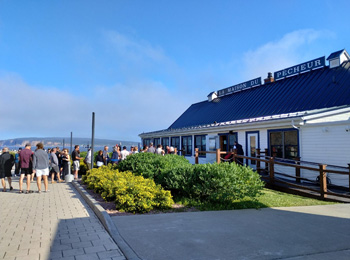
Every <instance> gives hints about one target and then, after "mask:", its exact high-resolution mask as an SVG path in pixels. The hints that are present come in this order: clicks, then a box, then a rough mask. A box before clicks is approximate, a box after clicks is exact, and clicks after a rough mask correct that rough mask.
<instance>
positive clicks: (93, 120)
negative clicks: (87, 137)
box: [91, 112, 95, 169]
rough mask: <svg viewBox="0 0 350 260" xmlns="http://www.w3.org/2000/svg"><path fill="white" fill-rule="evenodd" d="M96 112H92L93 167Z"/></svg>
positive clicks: (92, 162)
mask: <svg viewBox="0 0 350 260" xmlns="http://www.w3.org/2000/svg"><path fill="white" fill-rule="evenodd" d="M94 143H95V112H92V135H91V169H92V168H94Z"/></svg>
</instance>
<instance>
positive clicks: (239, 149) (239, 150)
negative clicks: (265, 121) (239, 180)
mask: <svg viewBox="0 0 350 260" xmlns="http://www.w3.org/2000/svg"><path fill="white" fill-rule="evenodd" d="M233 149H236V151H237V155H244V152H243V148H242V145H240V144H239V143H238V142H235V143H234V146H233ZM236 163H239V164H240V165H243V158H237V159H236Z"/></svg>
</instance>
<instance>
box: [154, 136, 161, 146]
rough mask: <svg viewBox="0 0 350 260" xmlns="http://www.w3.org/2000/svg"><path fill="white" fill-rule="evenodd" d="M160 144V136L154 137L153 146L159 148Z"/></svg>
mask: <svg viewBox="0 0 350 260" xmlns="http://www.w3.org/2000/svg"><path fill="white" fill-rule="evenodd" d="M158 144H160V138H154V142H153V146H154V147H156V148H157V147H158Z"/></svg>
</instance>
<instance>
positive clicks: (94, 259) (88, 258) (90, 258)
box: [75, 253, 100, 260]
mask: <svg viewBox="0 0 350 260" xmlns="http://www.w3.org/2000/svg"><path fill="white" fill-rule="evenodd" d="M99 259H100V258H99V257H98V255H97V254H96V253H91V254H85V255H77V256H76V257H75V260H99Z"/></svg>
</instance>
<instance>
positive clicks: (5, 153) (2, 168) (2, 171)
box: [0, 147, 15, 192]
mask: <svg viewBox="0 0 350 260" xmlns="http://www.w3.org/2000/svg"><path fill="white" fill-rule="evenodd" d="M14 164H15V158H14V157H13V155H12V154H10V153H9V149H8V148H7V147H5V148H3V149H2V154H1V156H0V179H1V184H2V187H3V190H2V191H4V192H5V191H6V182H5V177H7V181H8V183H9V186H10V190H13V188H12V179H11V176H12V174H11V170H12V167H13V165H14Z"/></svg>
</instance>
